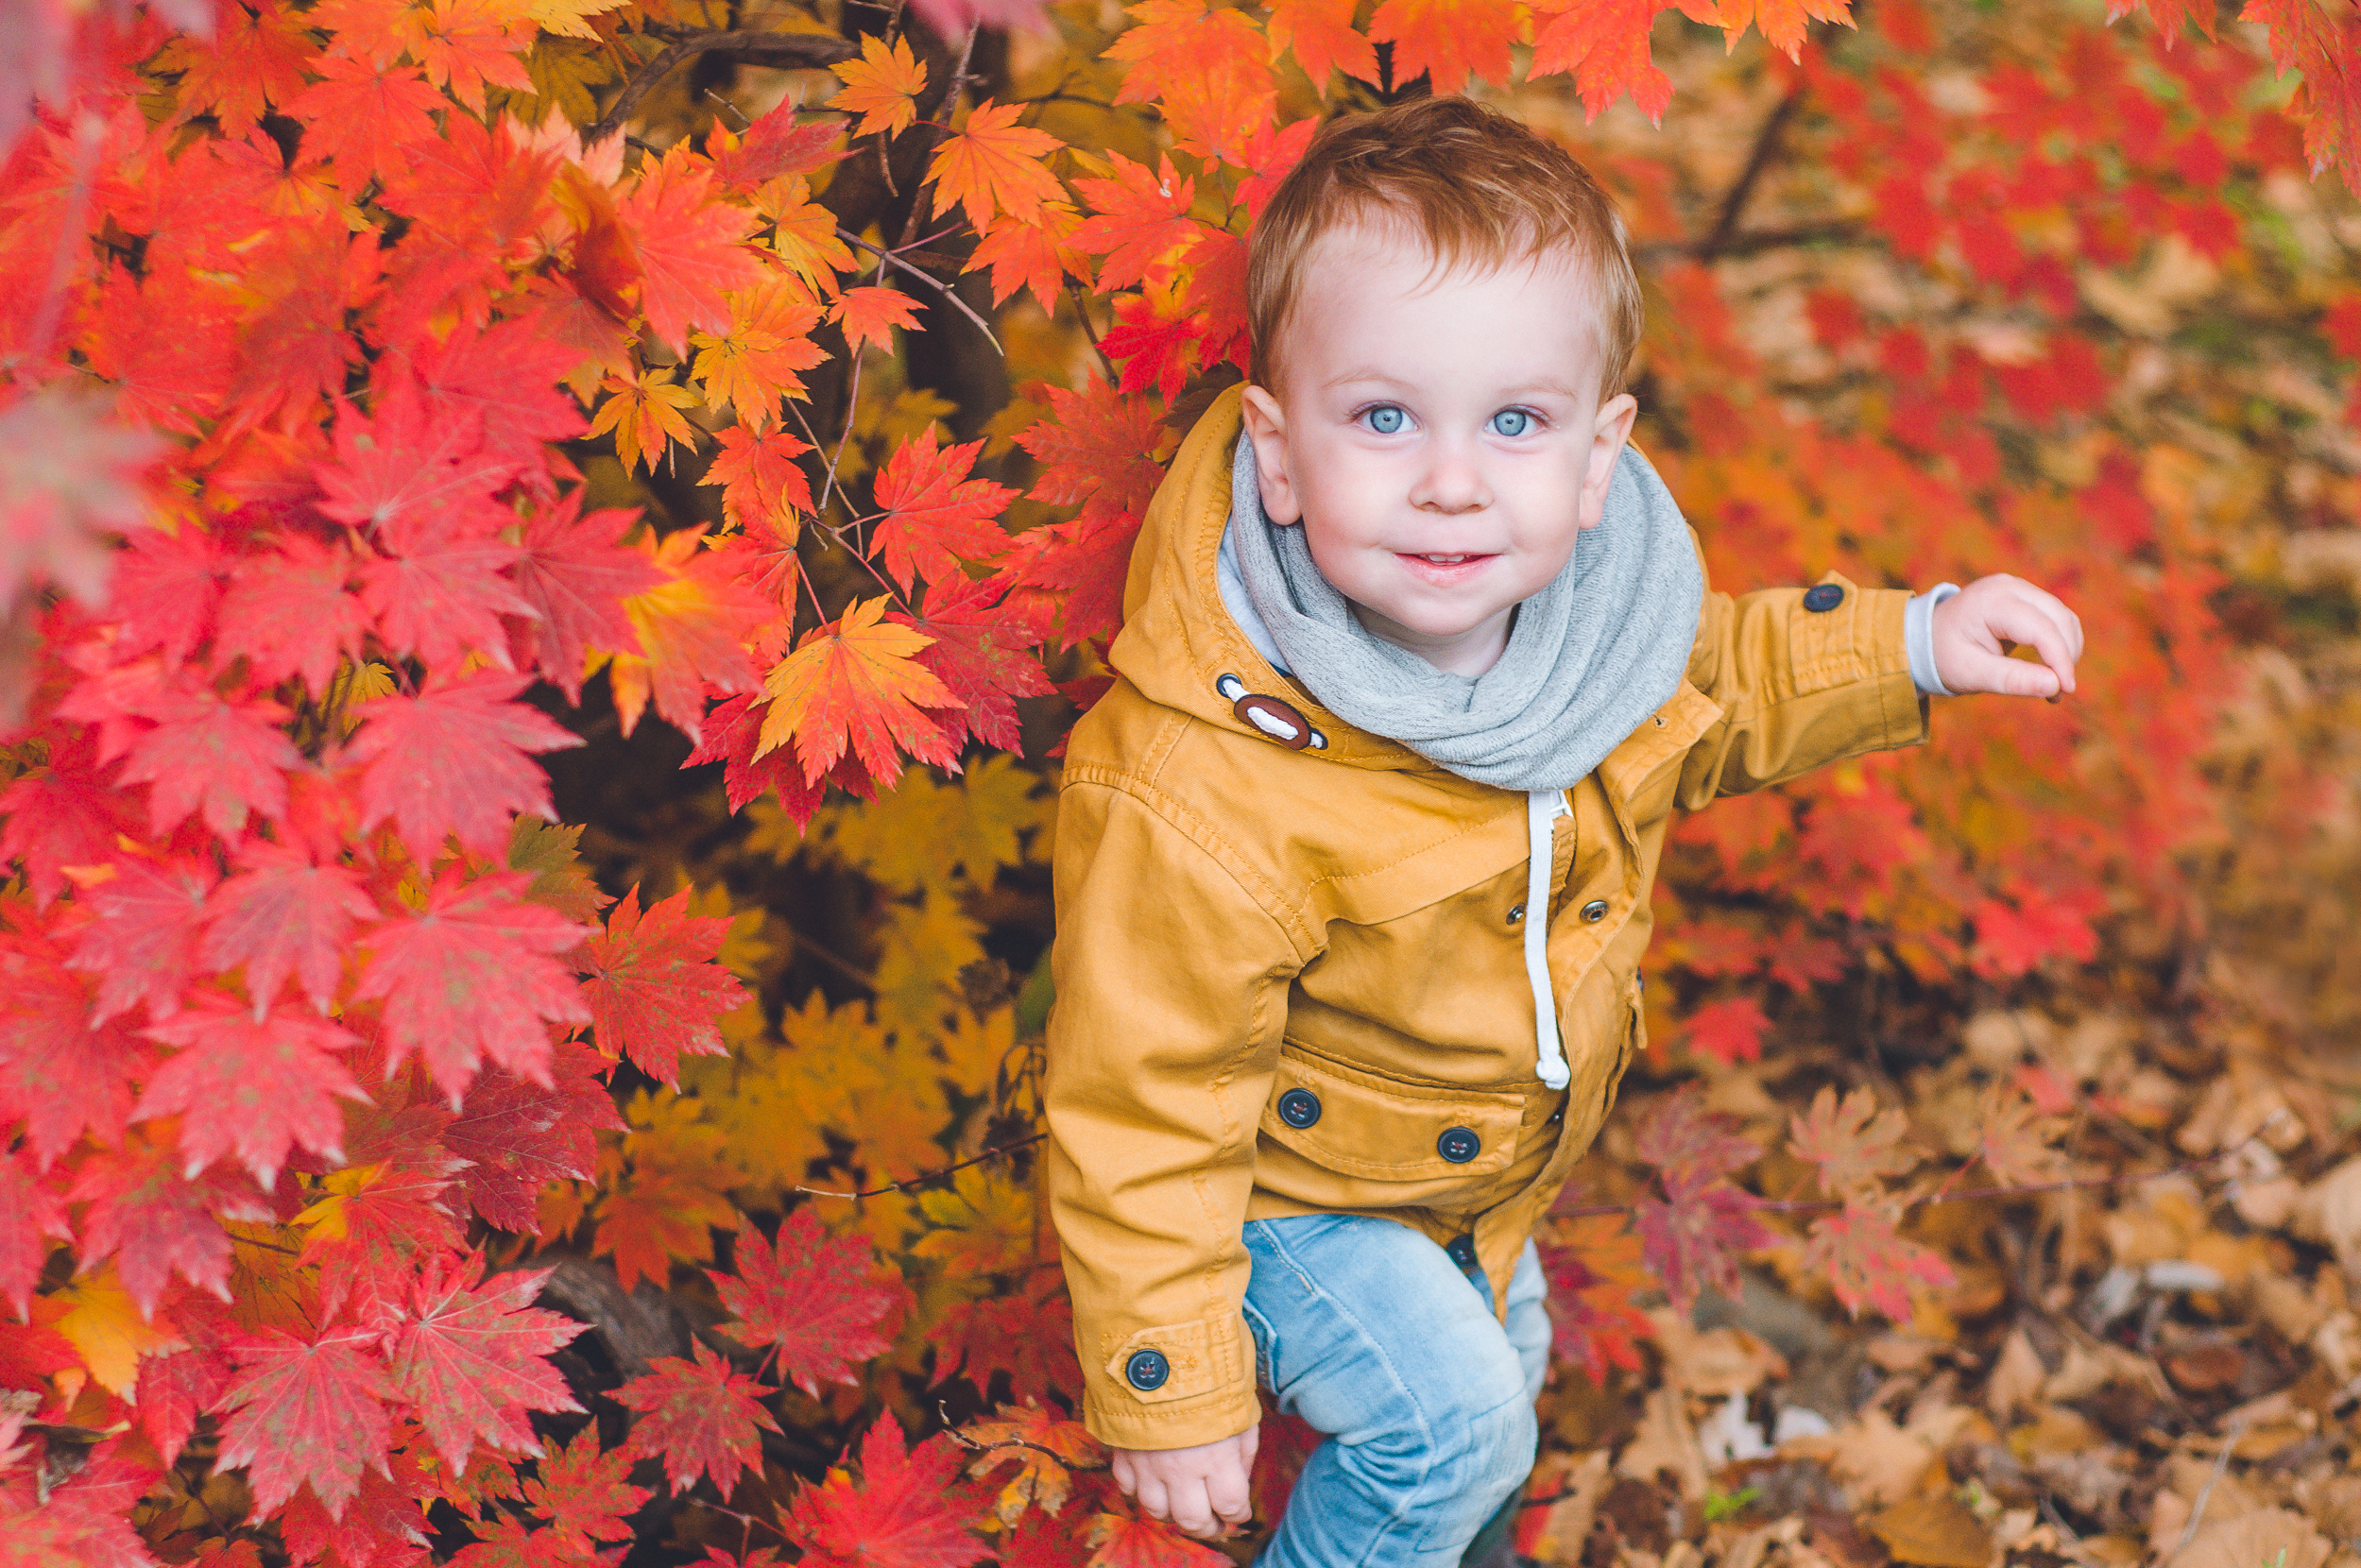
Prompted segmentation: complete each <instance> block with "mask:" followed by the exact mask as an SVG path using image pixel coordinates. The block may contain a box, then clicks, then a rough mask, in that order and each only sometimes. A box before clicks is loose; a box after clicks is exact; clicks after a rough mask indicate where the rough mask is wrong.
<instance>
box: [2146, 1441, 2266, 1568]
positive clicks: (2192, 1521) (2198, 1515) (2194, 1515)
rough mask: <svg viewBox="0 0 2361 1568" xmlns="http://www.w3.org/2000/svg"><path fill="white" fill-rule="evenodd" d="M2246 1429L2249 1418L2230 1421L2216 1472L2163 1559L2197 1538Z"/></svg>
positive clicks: (2198, 1495) (2171, 1555)
mask: <svg viewBox="0 0 2361 1568" xmlns="http://www.w3.org/2000/svg"><path fill="white" fill-rule="evenodd" d="M2246 1430H2247V1418H2246V1417H2244V1416H2240V1417H2239V1418H2238V1419H2237V1420H2236V1421H2233V1422H2232V1423H2230V1436H2228V1437H2226V1438H2224V1439H2222V1442H2221V1452H2220V1453H2219V1454H2216V1455H2215V1456H2214V1473H2213V1474H2211V1475H2208V1476H2207V1477H2205V1490H2204V1491H2200V1492H2198V1494H2197V1501H2196V1503H2194V1504H2193V1505H2191V1506H2190V1508H2189V1522H2188V1524H2186V1525H2182V1526H2181V1539H2180V1540H2179V1541H2177V1542H2173V1548H2172V1550H2171V1551H2169V1552H2166V1553H2165V1554H2164V1557H2163V1559H2161V1560H2163V1561H2165V1562H2170V1561H2171V1560H2172V1559H2174V1558H2177V1557H2179V1556H2180V1555H2181V1550H2182V1548H2184V1547H2186V1546H2187V1545H2188V1544H2189V1542H2191V1541H2193V1540H2195V1539H2196V1538H2197V1527H2198V1525H2201V1524H2203V1523H2204V1522H2205V1505H2206V1504H2208V1503H2210V1502H2212V1501H2213V1500H2214V1489H2215V1488H2216V1487H2217V1486H2219V1485H2221V1478H2222V1476H2223V1475H2224V1474H2227V1473H2228V1472H2229V1469H2230V1451H2231V1450H2232V1449H2233V1448H2235V1447H2237V1446H2238V1440H2239V1439H2240V1438H2242V1437H2244V1436H2246Z"/></svg>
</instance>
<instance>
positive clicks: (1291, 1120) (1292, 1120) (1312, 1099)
mask: <svg viewBox="0 0 2361 1568" xmlns="http://www.w3.org/2000/svg"><path fill="white" fill-rule="evenodd" d="M1279 1119H1280V1120H1281V1121H1283V1122H1285V1123H1287V1124H1288V1125H1289V1126H1290V1127H1292V1128H1294V1129H1296V1130H1297V1131H1298V1132H1301V1131H1302V1130H1303V1129H1304V1128H1307V1127H1309V1126H1310V1125H1311V1124H1312V1123H1313V1122H1315V1121H1318V1120H1319V1119H1320V1097H1319V1096H1318V1095H1316V1094H1313V1093H1312V1092H1311V1091H1310V1090H1309V1089H1290V1090H1288V1091H1287V1093H1285V1094H1283V1095H1281V1096H1279Z"/></svg>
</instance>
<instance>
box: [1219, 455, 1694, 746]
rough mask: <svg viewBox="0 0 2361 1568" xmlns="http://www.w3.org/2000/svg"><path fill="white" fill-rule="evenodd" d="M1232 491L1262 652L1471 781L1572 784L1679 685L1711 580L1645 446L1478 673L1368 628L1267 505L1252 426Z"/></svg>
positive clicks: (1356, 720) (1242, 581) (1234, 532)
mask: <svg viewBox="0 0 2361 1568" xmlns="http://www.w3.org/2000/svg"><path fill="white" fill-rule="evenodd" d="M1230 486H1231V488H1230V497H1231V499H1230V519H1229V527H1228V531H1227V533H1226V534H1225V535H1224V537H1223V541H1222V554H1223V567H1224V568H1225V569H1227V568H1229V567H1230V566H1231V565H1232V564H1233V562H1234V563H1235V566H1236V571H1237V577H1238V579H1239V587H1242V588H1243V592H1244V596H1245V598H1246V599H1247V600H1248V601H1249V603H1248V605H1239V604H1238V603H1237V602H1236V600H1237V589H1236V588H1233V586H1232V584H1231V583H1230V582H1226V581H1225V582H1224V583H1223V598H1224V600H1225V601H1228V602H1229V603H1230V608H1231V613H1232V616H1233V617H1234V618H1235V619H1237V620H1238V621H1239V622H1240V625H1241V627H1242V628H1243V629H1244V630H1245V631H1246V632H1247V634H1248V635H1249V636H1250V637H1254V634H1255V633H1256V632H1262V633H1263V634H1264V636H1263V637H1255V638H1254V640H1255V641H1256V642H1257V644H1263V645H1264V646H1263V652H1264V654H1265V655H1266V656H1268V655H1269V654H1270V653H1271V652H1272V651H1273V645H1275V649H1276V651H1277V653H1278V655H1279V657H1278V658H1276V659H1274V660H1273V662H1274V663H1275V664H1276V665H1277V666H1278V667H1279V668H1281V669H1282V670H1285V671H1286V672H1288V673H1292V675H1293V676H1294V677H1295V678H1296V679H1298V680H1300V681H1302V682H1303V683H1304V685H1305V686H1306V687H1307V688H1309V690H1310V691H1311V694H1312V695H1313V696H1315V697H1317V698H1319V699H1320V701H1321V702H1323V703H1324V704H1326V706H1327V707H1328V708H1329V710H1330V711H1332V712H1334V713H1335V714H1337V715H1338V716H1339V717H1340V718H1343V719H1344V720H1346V721H1347V722H1349V723H1351V724H1356V725H1359V726H1360V728H1362V729H1365V730H1368V731H1369V732H1371V733H1372V734H1375V735H1382V736H1385V737H1387V738H1389V739H1391V740H1394V741H1400V742H1401V743H1402V744H1404V745H1406V746H1408V747H1410V749H1411V750H1412V751H1414V752H1416V753H1418V754H1419V755H1420V756H1421V757H1424V758H1427V759H1428V760H1429V761H1431V762H1434V763H1436V764H1437V765H1439V766H1441V767H1444V768H1447V769H1449V770H1450V771H1451V772H1453V773H1455V774H1458V775H1461V776H1462V777H1463V778H1472V779H1475V780H1477V781H1478V782H1480V783H1484V784H1494V785H1497V786H1499V787H1500V788H1502V789H1508V790H1525V791H1533V790H1562V789H1566V788H1569V787H1570V786H1572V785H1573V784H1574V783H1575V782H1577V781H1578V780H1580V779H1581V778H1583V776H1585V775H1588V774H1589V772H1590V771H1591V770H1592V769H1593V768H1596V767H1597V766H1598V765H1599V764H1600V760H1601V759H1603V758H1605V757H1606V755H1607V753H1608V752H1610V751H1613V750H1614V749H1615V747H1616V746H1617V744H1618V743H1619V742H1620V741H1622V740H1623V739H1624V738H1625V737H1626V736H1628V735H1630V734H1631V733H1632V731H1633V730H1634V729H1635V728H1637V727H1638V726H1639V725H1640V724H1642V723H1643V722H1645V721H1646V720H1647V718H1648V716H1649V715H1650V714H1651V713H1653V712H1654V711H1655V710H1656V709H1657V708H1659V707H1663V706H1664V705H1665V703H1666V702H1667V701H1668V700H1669V699H1670V698H1671V696H1672V694H1673V693H1674V692H1675V691H1677V690H1680V685H1681V676H1682V673H1683V672H1684V671H1685V669H1686V668H1687V665H1688V656H1689V648H1690V645H1691V643H1692V642H1693V641H1694V640H1695V639H1696V636H1697V617H1698V611H1699V609H1700V607H1701V606H1702V604H1703V602H1704V593H1705V581H1704V575H1703V573H1702V572H1701V571H1699V570H1698V566H1697V555H1696V552H1695V551H1694V550H1693V549H1692V548H1691V546H1690V543H1689V535H1688V526H1687V524H1686V523H1685V521H1684V520H1682V517H1681V509H1680V507H1679V506H1678V505H1677V504H1676V503H1674V502H1673V499H1672V493H1671V492H1670V491H1669V490H1668V489H1666V488H1665V485H1664V481H1663V480H1662V479H1659V478H1658V477H1657V476H1656V470H1655V469H1653V468H1651V467H1650V466H1649V462H1648V460H1647V459H1646V458H1644V457H1642V456H1641V455H1640V454H1639V452H1638V451H1637V450H1636V449H1635V448H1632V447H1626V448H1624V449H1623V455H1622V458H1621V459H1620V460H1619V461H1618V462H1617V465H1616V470H1615V478H1614V480H1613V481H1612V482H1611V483H1610V484H1609V486H1608V488H1607V510H1606V516H1605V518H1604V519H1603V520H1601V521H1600V524H1599V526H1598V527H1596V528H1592V529H1588V530H1586V531H1584V532H1583V534H1582V536H1581V537H1580V538H1579V539H1578V540H1577V542H1576V544H1575V547H1574V554H1573V556H1572V557H1571V558H1570V559H1569V560H1567V562H1566V564H1565V571H1561V572H1559V573H1558V574H1557V576H1556V577H1555V578H1553V579H1552V580H1551V581H1550V583H1549V586H1548V587H1547V588H1543V589H1542V590H1541V591H1540V592H1539V593H1536V594H1534V595H1533V596H1532V597H1531V598H1530V599H1528V600H1526V601H1525V602H1524V603H1523V604H1521V605H1518V606H1517V609H1516V619H1515V622H1514V624H1513V625H1512V627H1511V628H1510V632H1509V642H1508V647H1507V649H1506V650H1505V651H1503V652H1502V654H1501V655H1500V661H1499V662H1498V663H1497V664H1495V665H1494V666H1493V667H1492V668H1491V669H1490V670H1487V671H1486V672H1484V673H1482V674H1480V675H1478V676H1475V677H1473V678H1472V679H1471V678H1470V677H1468V676H1465V675H1454V674H1450V673H1446V672H1445V671H1441V670H1438V669H1436V668H1435V667H1434V666H1433V665H1431V664H1429V663H1428V662H1427V661H1426V660H1425V659H1423V658H1421V657H1419V656H1417V655H1416V654H1413V653H1411V652H1409V651H1407V650H1406V649H1402V648H1397V647H1395V646H1394V644H1393V643H1391V642H1388V641H1385V640H1384V639H1381V638H1378V637H1375V636H1373V635H1371V634H1370V633H1369V632H1368V631H1366V630H1364V629H1363V628H1362V626H1361V624H1360V622H1359V621H1356V620H1355V619H1354V618H1353V613H1352V607H1351V605H1348V604H1347V603H1346V602H1345V599H1344V596H1343V594H1340V593H1338V592H1337V591H1336V589H1335V588H1331V587H1329V585H1328V582H1327V579H1326V578H1325V577H1323V576H1321V575H1320V570H1319V568H1317V567H1316V566H1314V565H1313V564H1312V560H1311V552H1310V550H1309V547H1307V546H1306V544H1305V543H1304V531H1303V529H1302V528H1300V527H1293V528H1282V527H1279V526H1277V525H1276V524H1275V523H1273V522H1272V521H1270V520H1269V519H1267V518H1265V517H1264V516H1263V513H1262V496H1261V490H1260V487H1259V486H1258V485H1257V482H1256V475H1255V456H1254V442H1253V439H1252V437H1250V436H1248V435H1245V434H1244V433H1242V432H1241V433H1240V435H1239V437H1238V452H1237V456H1236V458H1235V460H1234V462H1233V463H1232V466H1231V473H1230ZM1223 576H1224V577H1225V578H1227V577H1228V576H1229V572H1228V571H1226V570H1225V571H1223ZM1245 609H1251V612H1252V614H1253V615H1254V616H1255V617H1256V618H1258V619H1259V620H1260V622H1261V625H1259V626H1255V625H1252V624H1249V623H1248V620H1247V616H1246V615H1244V614H1241V613H1240V611H1241V610H1245ZM1266 639H1267V643H1266Z"/></svg>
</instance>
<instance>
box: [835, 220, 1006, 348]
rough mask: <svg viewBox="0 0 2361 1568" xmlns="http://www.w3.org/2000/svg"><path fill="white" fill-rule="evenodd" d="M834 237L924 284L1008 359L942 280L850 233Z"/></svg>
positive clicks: (981, 319)
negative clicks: (971, 323) (974, 326)
mask: <svg viewBox="0 0 2361 1568" xmlns="http://www.w3.org/2000/svg"><path fill="white" fill-rule="evenodd" d="M836 237H837V238H838V239H840V240H842V241H844V242H845V243H846V244H847V245H857V246H859V247H861V248H862V249H864V250H865V251H867V252H868V253H869V254H870V255H872V256H875V257H876V258H877V259H878V260H879V261H880V262H881V263H882V264H885V265H887V266H891V267H893V268H895V269H896V270H898V271H901V272H906V273H908V274H909V275H910V276H911V277H913V278H915V279H917V280H918V281H920V282H922V283H924V284H925V285H926V286H927V287H929V288H931V289H932V290H933V291H934V292H935V293H937V294H939V295H941V296H942V297H943V298H944V299H945V300H947V301H949V302H950V305H951V307H952V308H953V309H954V310H956V311H958V312H959V314H960V315H964V316H966V317H967V319H968V320H970V321H972V322H974V323H975V324H976V331H978V332H982V333H983V334H984V341H985V342H986V343H989V344H991V345H992V351H993V352H995V353H997V354H999V355H1000V356H1001V358H1003V359H1005V358H1007V357H1008V350H1007V349H1003V348H1001V340H1000V339H999V338H997V337H994V336H993V335H992V329H991V327H990V326H988V325H987V324H986V323H985V322H984V317H982V316H980V315H977V314H976V313H975V311H974V310H973V308H971V307H970V306H969V305H968V303H967V300H965V299H962V298H960V297H959V296H958V295H956V294H954V293H952V292H951V287H950V284H949V283H946V282H945V281H943V280H942V279H940V278H937V277H936V276H934V274H932V272H928V271H926V270H925V269H923V268H921V267H919V266H917V265H915V264H913V263H910V262H905V261H903V260H902V259H901V258H900V257H899V256H897V255H895V254H894V253H893V252H892V251H890V250H888V249H886V248H885V247H882V246H875V245H871V244H870V243H869V242H868V241H866V240H864V239H863V238H862V237H861V236H860V235H858V234H855V233H852V232H850V231H848V230H844V229H839V230H836Z"/></svg>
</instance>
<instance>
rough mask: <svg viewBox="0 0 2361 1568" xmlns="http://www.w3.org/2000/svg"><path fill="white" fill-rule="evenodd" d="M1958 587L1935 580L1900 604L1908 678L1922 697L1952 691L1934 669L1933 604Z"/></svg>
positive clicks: (1945, 597) (1952, 693) (1956, 590)
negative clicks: (1908, 660)
mask: <svg viewBox="0 0 2361 1568" xmlns="http://www.w3.org/2000/svg"><path fill="white" fill-rule="evenodd" d="M1957 592H1959V584H1957V583H1937V584H1936V585H1935V586H1934V587H1933V588H1928V589H1927V590H1926V591H1925V593H1917V594H1912V595H1911V596H1910V602H1909V603H1908V605H1904V606H1903V607H1902V640H1903V644H1904V646H1905V647H1907V648H1908V650H1909V655H1910V680H1911V683H1912V684H1913V685H1915V686H1917V688H1918V692H1919V695H1920V696H1922V697H1949V696H1953V695H1956V693H1954V692H1953V691H1951V690H1949V689H1948V688H1947V687H1945V686H1944V685H1943V683H1942V674H1940V673H1938V672H1937V671H1936V669H1935V606H1936V605H1940V604H1942V602H1943V601H1944V600H1946V599H1948V598H1950V597H1951V596H1952V595H1953V594H1955V593H1957Z"/></svg>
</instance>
